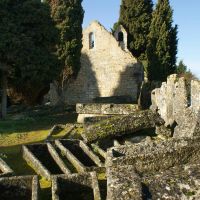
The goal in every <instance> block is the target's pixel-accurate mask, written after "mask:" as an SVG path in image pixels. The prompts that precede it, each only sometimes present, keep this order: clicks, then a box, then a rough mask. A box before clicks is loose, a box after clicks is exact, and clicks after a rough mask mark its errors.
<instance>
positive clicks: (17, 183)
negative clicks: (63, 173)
mask: <svg viewBox="0 0 200 200" xmlns="http://www.w3.org/2000/svg"><path fill="white" fill-rule="evenodd" d="M38 193H39V181H38V177H37V176H13V177H9V178H7V177H4V178H0V199H2V200H11V199H12V200H15V199H16V200H18V199H19V200H27V199H30V200H38V199H39V195H38Z"/></svg>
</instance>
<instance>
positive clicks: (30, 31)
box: [0, 0, 59, 117]
mask: <svg viewBox="0 0 200 200" xmlns="http://www.w3.org/2000/svg"><path fill="white" fill-rule="evenodd" d="M0 30H1V31H0V70H1V75H2V76H1V77H2V78H1V80H2V83H3V84H2V88H3V91H4V92H3V98H2V111H5V108H6V107H5V106H6V105H5V98H6V97H5V95H6V93H5V91H6V89H7V83H8V85H9V87H10V88H13V89H14V90H15V91H16V92H18V93H20V95H22V96H23V97H24V99H25V101H26V103H28V104H33V103H35V102H36V101H37V98H38V95H41V93H42V91H43V90H44V88H46V87H47V86H48V85H49V83H50V82H51V81H52V80H53V79H54V77H55V76H56V75H57V74H58V72H59V69H58V68H57V65H56V63H57V59H56V57H55V55H53V53H52V52H53V47H54V46H55V42H56V41H55V38H56V29H55V28H54V25H53V22H52V20H51V17H50V10H49V6H48V5H47V4H45V3H41V2H40V0H15V1H13V0H1V1H0ZM2 114H3V115H4V116H5V112H3V113H2ZM4 116H3V117H4Z"/></svg>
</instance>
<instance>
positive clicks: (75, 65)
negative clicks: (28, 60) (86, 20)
mask: <svg viewBox="0 0 200 200" xmlns="http://www.w3.org/2000/svg"><path fill="white" fill-rule="evenodd" d="M47 2H48V3H49V4H50V6H51V14H52V18H53V20H54V22H55V24H56V26H57V29H58V30H59V32H60V35H59V41H58V45H57V56H58V58H59V60H60V65H61V68H62V70H63V71H62V74H61V75H62V79H63V78H64V79H68V78H69V77H71V76H76V75H77V74H78V71H79V69H80V57H81V49H82V23H83V16H84V11H83V8H82V5H81V3H82V0H70V1H67V0H47Z"/></svg>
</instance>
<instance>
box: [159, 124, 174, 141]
mask: <svg viewBox="0 0 200 200" xmlns="http://www.w3.org/2000/svg"><path fill="white" fill-rule="evenodd" d="M156 134H157V135H161V136H164V137H167V138H168V137H172V130H171V129H170V128H167V127H166V126H164V125H161V126H156Z"/></svg>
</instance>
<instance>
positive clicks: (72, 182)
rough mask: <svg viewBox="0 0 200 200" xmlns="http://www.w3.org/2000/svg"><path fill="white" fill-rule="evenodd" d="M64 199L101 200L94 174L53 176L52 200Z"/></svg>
mask: <svg viewBox="0 0 200 200" xmlns="http://www.w3.org/2000/svg"><path fill="white" fill-rule="evenodd" d="M64 199H82V200H101V196H100V190H99V186H98V180H97V176H96V173H95V172H91V173H84V174H73V175H60V176H54V177H53V179H52V200H64Z"/></svg>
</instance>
